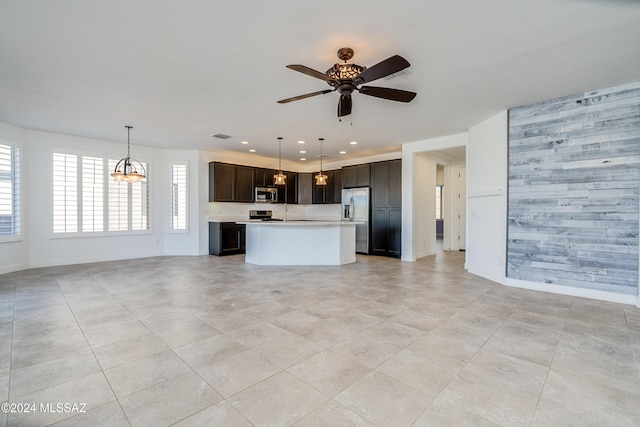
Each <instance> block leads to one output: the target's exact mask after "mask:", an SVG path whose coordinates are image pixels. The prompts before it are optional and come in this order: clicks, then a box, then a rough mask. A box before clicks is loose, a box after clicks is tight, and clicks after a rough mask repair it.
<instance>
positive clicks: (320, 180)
mask: <svg viewBox="0 0 640 427" xmlns="http://www.w3.org/2000/svg"><path fill="white" fill-rule="evenodd" d="M318 140H319V141H320V173H318V175H316V176H315V178H316V185H327V175H325V174H324V173H323V172H322V158H323V157H324V155H323V154H322V141H324V138H318Z"/></svg>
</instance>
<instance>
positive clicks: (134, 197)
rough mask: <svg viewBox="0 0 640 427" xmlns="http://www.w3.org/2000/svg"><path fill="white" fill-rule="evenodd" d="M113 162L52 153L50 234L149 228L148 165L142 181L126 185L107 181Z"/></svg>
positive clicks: (92, 157)
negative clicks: (51, 232) (51, 215)
mask: <svg viewBox="0 0 640 427" xmlns="http://www.w3.org/2000/svg"><path fill="white" fill-rule="evenodd" d="M116 163H118V161H117V160H113V159H106V158H102V157H94V156H78V155H75V154H67V153H53V163H52V166H53V167H52V171H53V177H52V182H53V232H54V233H82V234H92V233H105V232H122V231H139V230H148V229H149V228H150V221H149V191H148V188H149V184H148V176H149V173H148V172H149V166H148V165H147V164H145V168H146V169H147V179H146V180H144V181H143V182H139V183H136V184H127V183H125V182H117V181H115V180H113V179H111V176H110V175H109V172H110V171H111V170H113V169H114V167H115V165H116ZM105 165H106V166H107V167H106V168H105ZM105 224H106V227H105Z"/></svg>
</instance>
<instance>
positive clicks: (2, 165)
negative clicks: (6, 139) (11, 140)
mask: <svg viewBox="0 0 640 427" xmlns="http://www.w3.org/2000/svg"><path fill="white" fill-rule="evenodd" d="M21 234H22V227H21V204H20V149H19V148H18V147H13V146H11V145H3V144H0V241H9V240H15V237H16V236H20V235H21Z"/></svg>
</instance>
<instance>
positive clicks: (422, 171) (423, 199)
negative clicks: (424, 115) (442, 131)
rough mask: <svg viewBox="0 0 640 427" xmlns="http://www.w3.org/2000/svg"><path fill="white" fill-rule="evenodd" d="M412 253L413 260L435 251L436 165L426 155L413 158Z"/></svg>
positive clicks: (431, 157)
mask: <svg viewBox="0 0 640 427" xmlns="http://www.w3.org/2000/svg"><path fill="white" fill-rule="evenodd" d="M413 166H414V175H413V179H414V186H413V209H414V216H413V241H414V246H413V251H414V256H415V258H416V259H417V258H422V257H425V256H429V255H434V254H435V253H436V251H437V249H436V214H435V210H436V199H435V195H434V194H435V188H436V175H437V171H436V170H437V166H438V165H437V163H436V161H435V160H434V158H433V156H430V155H429V154H428V153H417V154H416V155H415V158H414V163H413Z"/></svg>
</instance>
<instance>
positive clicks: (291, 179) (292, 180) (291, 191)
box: [284, 172, 298, 203]
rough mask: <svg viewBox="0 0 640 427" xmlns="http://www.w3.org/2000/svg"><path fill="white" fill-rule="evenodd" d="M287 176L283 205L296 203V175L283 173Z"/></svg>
mask: <svg viewBox="0 0 640 427" xmlns="http://www.w3.org/2000/svg"><path fill="white" fill-rule="evenodd" d="M284 174H285V175H286V176H287V184H286V192H285V196H286V198H285V200H284V201H285V203H298V173H297V172H285V173H284Z"/></svg>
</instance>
